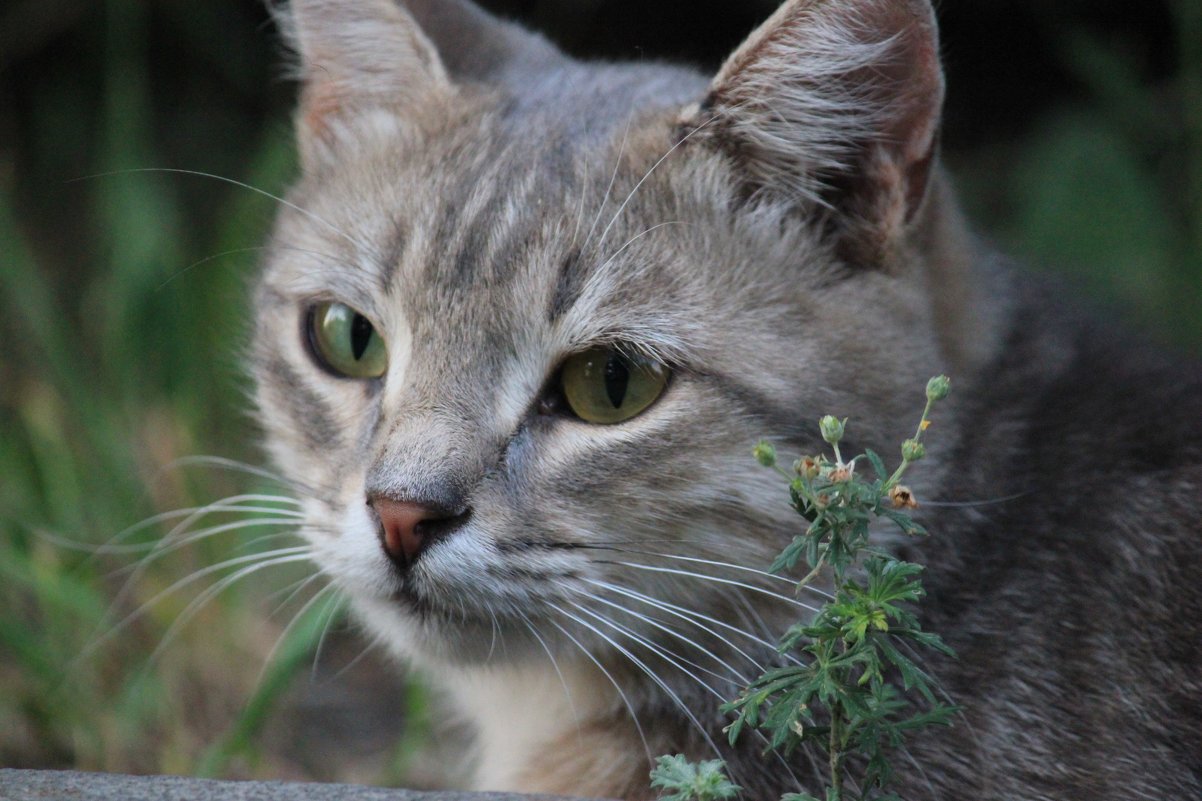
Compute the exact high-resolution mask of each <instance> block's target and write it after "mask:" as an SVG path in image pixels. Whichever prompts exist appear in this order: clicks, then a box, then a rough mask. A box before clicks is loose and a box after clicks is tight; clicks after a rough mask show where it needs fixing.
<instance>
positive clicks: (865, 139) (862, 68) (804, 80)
mask: <svg viewBox="0 0 1202 801" xmlns="http://www.w3.org/2000/svg"><path fill="white" fill-rule="evenodd" d="M942 104H943V72H942V69H941V67H940V64H939V42H938V33H937V30H936V26H935V14H934V11H933V9H932V8H931V3H930V0H786V2H785V3H784V4H783V5H782V6H781V7H780V9H778V10H777V12H776V13H775V14H773V15H772V17H771V18H769V19H768V21H767V22H765V23H764V24H763V25H762V26H760V28H759V29H758V30H756V31H755V32H754V33H752V34H751V36H750V37H749V38H748V39H747V41H746V42H744V43H743V45H742V46H741V47H740V48H739V49H738V50H736V51H735V53H734V54H733V55H732V56H731V57H730V58H729V59H728V60H727V62H726V64H725V66H723V68H722V70H721V71H720V72H719V73H718V76H717V77H716V78H715V79H714V82H713V84H712V85H711V87H710V92H709V95H708V97H707V98H706V102H705V103H704V104H703V106H702V107H701V109H700V110H699V111H698V112H697V113H696V115H695V119H694V120H693V121H692V122H693V124H694V125H695V126H696V127H697V129H698V133H699V134H700V136H699V137H698V138H699V139H700V140H702V141H706V140H709V141H711V142H714V143H715V144H716V145H717V146H718V147H719V148H720V149H721V150H723V151H724V152H726V153H727V154H728V155H729V156H730V157H731V158H732V160H733V162H734V163H735V165H736V167H737V170H738V172H739V174H740V175H741V178H742V180H743V190H744V192H745V193H746V194H747V195H749V196H752V197H755V196H766V197H772V198H775V199H777V200H783V201H785V202H787V203H791V204H795V205H798V206H800V207H803V208H806V209H810V210H821V209H825V210H826V213H827V214H828V219H829V220H830V222H831V228H832V231H833V233H834V236H835V237H836V239H837V242H838V249H839V251H840V252H841V253H842V254H843V255H844V257H845V258H847V259H848V260H849V261H851V262H854V263H859V264H877V265H880V264H884V263H886V262H888V261H889V258H890V253H891V251H892V249H893V247H894V246H895V245H896V244H897V242H898V241H899V239H900V237H901V235H902V234H903V233H904V232H905V230H906V229H907V227H908V226H909V224H910V222H911V221H913V220H914V219H915V217H916V216H917V214H918V211H919V210H920V208H921V207H922V205H923V202H924V199H925V197H926V190H927V185H928V182H929V179H930V175H931V170H932V166H933V163H934V160H935V154H936V150H937V147H938V140H939V136H938V133H939V123H940V112H941V109H942ZM686 122H688V120H686Z"/></svg>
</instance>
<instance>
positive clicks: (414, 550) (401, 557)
mask: <svg viewBox="0 0 1202 801" xmlns="http://www.w3.org/2000/svg"><path fill="white" fill-rule="evenodd" d="M367 504H368V505H369V506H370V507H371V508H372V509H374V510H375V512H376V514H377V515H378V516H379V518H380V543H381V544H382V545H383V546H384V552H385V553H387V554H388V555H389V556H390V557H392V559H393V561H395V562H398V563H399V564H402V565H404V566H406V567H407V566H409V565H411V564H413V562H414V560H415V559H417V557H418V556H419V555H420V554H421V552H422V550H424V549H425V547H426V546H427V545H429V544H430V542H431V541H432V540H433V539H435V538H436V537H437V536H438V534H440V533H441V532H442V530H443V529H444V528H445V526H436V525H432V524H433V523H435V522H436V521H445V520H448V519H449V518H453V517H455V516H454V515H449V514H447V513H446V512H445V511H443V510H441V509H436V508H433V507H430V506H426V505H424V504H420V503H413V502H411V501H394V500H392V499H391V498H385V497H381V496H376V497H373V498H369V499H368V501H367Z"/></svg>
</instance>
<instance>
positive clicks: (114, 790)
mask: <svg viewBox="0 0 1202 801" xmlns="http://www.w3.org/2000/svg"><path fill="white" fill-rule="evenodd" d="M59 799H62V801H565V799H556V798H555V797H554V796H545V795H513V794H509V793H463V792H438V793H426V792H416V791H413V790H386V789H383V788H379V787H359V786H356V785H352V784H319V783H316V782H314V783H301V782H227V781H215V780H212V779H187V778H182V777H179V776H122V775H118V774H112V773H79V772H77V771H70V770H61V771H60V770H12V769H5V768H0V801H52V800H53V801H59Z"/></svg>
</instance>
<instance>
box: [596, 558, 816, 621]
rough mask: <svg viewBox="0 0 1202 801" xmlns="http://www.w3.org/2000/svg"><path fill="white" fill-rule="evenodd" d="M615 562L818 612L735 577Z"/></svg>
mask: <svg viewBox="0 0 1202 801" xmlns="http://www.w3.org/2000/svg"><path fill="white" fill-rule="evenodd" d="M614 564H619V565H624V566H626V567H633V568H634V569H635V570H650V571H652V572H654V573H671V574H673V575H677V576H687V577H689V578H696V579H701V580H702V581H712V582H714V583H716V584H727V585H730V586H732V587H741V588H742V589H745V590H751V591H752V592H758V593H760V594H761V595H767V596H768V597H770V598H775V599H776V600H778V601H782V602H784V603H787V604H792V605H793V606H796V607H799V608H801V609H805V610H808V611H810V612H814V613H817V612H818V608H817V607H814V606H810V605H809V604H805V603H802V602H801V601H798V600H796V599H795V598H789V597H788V596H785V595H781V594H780V593H776V592H772V590H768V589H764V588H763V587H757V586H755V585H754V584H747V583H745V582H742V581H735V580H734V579H726V578H721V577H720V576H707V575H706V574H704V573H694V572H692V571H690V570H678V569H676V568H672V567H656V566H655V565H643V564H639V563H638V562H615V563H614Z"/></svg>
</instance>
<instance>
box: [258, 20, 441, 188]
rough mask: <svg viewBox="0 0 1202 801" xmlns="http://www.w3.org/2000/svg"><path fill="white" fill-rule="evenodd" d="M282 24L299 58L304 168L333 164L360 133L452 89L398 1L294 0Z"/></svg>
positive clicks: (430, 46) (430, 48) (299, 120)
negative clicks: (330, 162) (331, 162)
mask: <svg viewBox="0 0 1202 801" xmlns="http://www.w3.org/2000/svg"><path fill="white" fill-rule="evenodd" d="M281 21H282V26H283V28H284V32H285V34H286V35H287V37H288V38H289V39H290V40H291V42H292V45H293V47H294V48H295V50H296V52H297V54H298V55H299V57H300V65H299V67H300V79H301V86H302V88H301V98H300V111H299V113H298V115H297V140H298V143H299V147H300V155H301V163H302V165H303V166H304V168H305V169H306V170H309V169H313V168H315V167H317V166H319V165H320V164H323V163H326V162H328V161H331V160H332V159H334V158H336V157H337V152H338V150H339V148H340V147H343V146H347V145H352V144H353V142H354V140H355V137H356V135H357V132H358V131H360V130H362V129H363V128H365V127H368V126H379V125H380V124H381V123H382V122H387V121H388V120H389V119H393V120H399V119H401V118H402V117H404V116H407V115H409V114H412V113H413V111H414V110H415V109H416V108H418V107H420V106H421V105H422V104H425V103H428V102H430V101H431V100H432V99H434V98H436V97H438V96H440V95H443V96H445V95H446V94H449V93H450V92H452V91H453V87H452V84H451V81H450V79H449V78H448V76H447V71H446V69H445V67H444V66H443V63H442V60H441V59H440V58H439V55H438V52H437V50H436V49H435V47H434V45H433V44H432V43H431V42H430V40H429V39H428V38H427V37H426V35H425V34H424V33H423V32H422V30H421V28H420V27H419V26H418V24H417V22H416V21H414V19H413V17H412V16H411V15H410V14H409V13H408V12H407V11H406V10H404V9H403V8H402V7H401V6H400V4H398V3H397V2H396V1H395V0H291V2H290V3H289V7H288V9H287V10H286V11H284V12H281Z"/></svg>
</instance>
